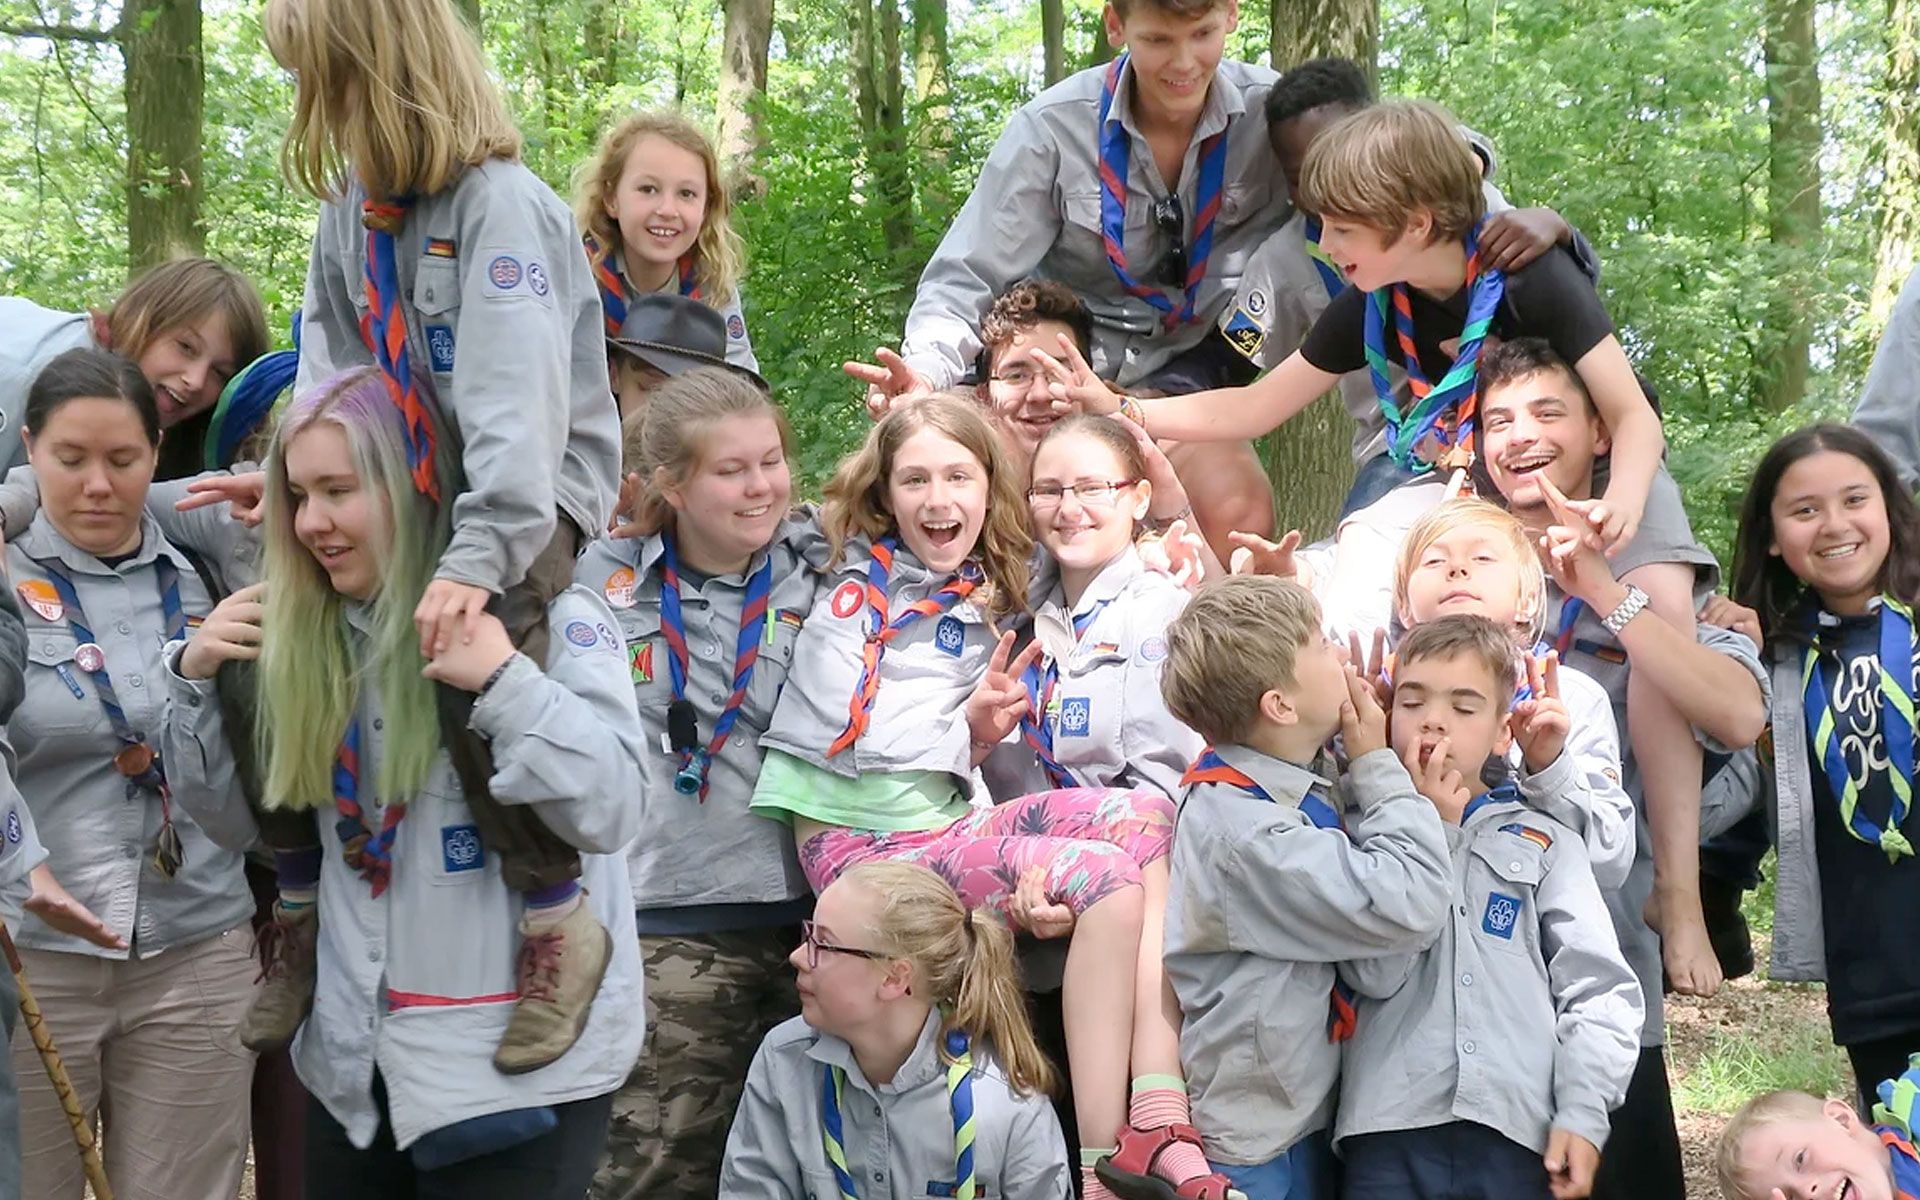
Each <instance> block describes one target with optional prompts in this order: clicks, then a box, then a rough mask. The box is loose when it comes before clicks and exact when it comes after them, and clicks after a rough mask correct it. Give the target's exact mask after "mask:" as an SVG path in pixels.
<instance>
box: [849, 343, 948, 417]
mask: <svg viewBox="0 0 1920 1200" xmlns="http://www.w3.org/2000/svg"><path fill="white" fill-rule="evenodd" d="M873 357H874V361H873V362H870V363H863V362H843V363H841V364H840V369H841V370H842V371H845V372H846V373H847V374H849V375H851V376H853V377H854V378H855V379H858V380H859V381H860V382H862V383H864V384H866V385H867V415H868V416H869V417H871V418H873V419H874V420H876V421H878V420H879V419H880V418H881V417H884V416H886V415H887V414H888V413H889V412H891V411H892V410H893V406H894V405H895V404H897V403H899V402H901V401H903V400H915V399H918V398H920V397H921V396H931V395H932V394H933V381H932V380H930V379H928V378H927V377H926V376H925V375H922V374H921V373H920V372H918V371H916V370H914V369H913V368H912V367H910V366H908V365H907V360H906V359H904V358H901V357H900V355H899V354H897V353H895V352H894V351H892V350H889V349H887V348H886V347H885V346H882V347H880V348H879V349H878V350H875V351H874V352H873Z"/></svg>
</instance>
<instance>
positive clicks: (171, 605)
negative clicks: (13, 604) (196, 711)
mask: <svg viewBox="0 0 1920 1200" xmlns="http://www.w3.org/2000/svg"><path fill="white" fill-rule="evenodd" d="M34 561H35V562H36V563H38V564H39V566H40V569H41V570H43V571H45V572H46V573H47V578H48V579H49V580H50V581H52V583H53V588H54V591H56V592H58V593H59V595H60V606H61V608H63V609H64V610H65V612H66V617H67V628H68V630H70V631H71V632H72V633H73V640H74V651H73V665H74V666H76V667H79V668H80V669H81V670H82V671H84V672H86V675H87V677H88V678H89V679H91V680H92V681H93V691H94V695H95V696H96V697H97V698H98V699H99V701H100V708H101V711H103V712H105V713H106V714H107V722H108V723H109V724H111V725H112V726H113V736H114V737H116V738H118V739H119V740H120V752H119V753H118V754H116V755H114V756H113V767H114V770H116V771H118V772H120V774H121V775H123V776H125V777H126V780H127V784H128V786H129V787H130V788H135V787H137V788H140V789H142V790H143V791H147V792H151V793H152V794H153V795H155V796H158V797H159V798H160V832H159V833H158V834H156V835H155V838H154V848H153V869H154V870H156V871H158V872H159V873H160V876H161V878H163V879H172V878H173V877H174V876H175V875H176V874H177V873H178V872H179V870H180V868H181V866H182V865H183V864H185V862H186V854H185V851H184V848H183V847H182V846H181V844H180V834H179V831H178V830H176V829H174V827H173V791H172V789H171V788H169V787H168V786H167V773H166V767H165V765H164V764H163V763H161V761H160V754H159V752H158V751H156V750H155V749H154V748H153V746H152V744H151V743H149V742H148V741H147V735H146V734H145V733H144V732H141V731H139V730H136V729H135V728H134V727H133V723H132V722H131V721H129V720H127V710H126V708H125V707H124V706H123V705H122V704H121V703H120V696H119V693H117V692H115V691H114V690H113V680H112V678H111V677H109V676H108V674H107V656H106V652H105V651H104V650H102V649H101V648H100V643H98V642H96V641H95V640H94V637H93V630H92V629H91V628H90V627H89V626H88V625H87V614H86V610H85V609H83V608H81V607H80V593H79V591H78V590H76V589H75V588H74V586H73V579H72V577H70V576H69V575H68V574H67V571H66V568H65V567H64V566H62V565H61V564H60V562H59V560H57V559H52V558H37V559H35V560H34ZM153 575H154V583H155V584H156V585H157V586H158V588H159V590H160V612H161V619H162V620H163V621H164V622H165V623H166V627H167V637H166V640H167V641H169V642H172V641H177V640H179V638H180V637H181V635H182V634H184V633H185V632H186V628H187V614H186V609H184V608H183V607H182V606H181V604H180V572H179V570H178V569H177V568H176V567H175V566H174V565H173V563H172V562H171V561H170V560H169V559H167V558H165V557H164V556H163V557H160V558H156V559H154V561H153ZM89 660H90V661H91V664H92V665H88V664H89ZM65 665H66V664H64V663H62V664H61V667H62V668H64V667H65ZM59 669H60V668H56V670H59ZM65 682H66V684H67V688H68V690H70V691H72V692H74V693H76V694H77V693H78V692H79V690H80V688H79V685H78V684H77V683H75V682H74V681H72V680H71V679H68V680H66V681H65Z"/></svg>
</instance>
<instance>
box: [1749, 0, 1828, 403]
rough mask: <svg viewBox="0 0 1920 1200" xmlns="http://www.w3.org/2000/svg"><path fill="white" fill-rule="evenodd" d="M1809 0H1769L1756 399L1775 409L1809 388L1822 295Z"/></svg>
mask: <svg viewBox="0 0 1920 1200" xmlns="http://www.w3.org/2000/svg"><path fill="white" fill-rule="evenodd" d="M1813 15H1814V0H1767V5H1766V16H1767V32H1766V38H1765V43H1764V46H1763V52H1764V54H1765V56H1766V64H1767V134H1768V169H1767V233H1768V236H1769V238H1770V239H1771V241H1772V243H1773V248H1774V252H1775V256H1776V257H1775V261H1774V271H1773V277H1774V286H1773V295H1772V297H1771V300H1770V303H1769V308H1770V310H1771V315H1770V318H1769V320H1768V325H1769V326H1770V328H1769V329H1768V331H1767V332H1768V334H1769V337H1768V338H1767V340H1766V342H1765V343H1763V344H1764V346H1765V360H1764V361H1763V362H1762V364H1761V366H1762V378H1763V380H1764V385H1763V386H1764V390H1763V392H1762V394H1761V402H1762V403H1763V404H1765V405H1766V407H1767V408H1769V409H1771V410H1772V411H1774V412H1779V411H1781V410H1783V409H1787V408H1791V407H1793V406H1794V405H1795V404H1798V403H1799V402H1800V400H1801V399H1802V398H1803V397H1804V396H1805V395H1806V393H1807V365H1808V352H1809V349H1810V347H1811V343H1812V338H1813V321H1812V313H1813V311H1814V308H1815V303H1816V300H1817V298H1818V296H1819V294H1820V289H1821V286H1822V281H1821V279H1820V274H1821V272H1820V262H1819V258H1820V255H1819V243H1820V73H1819V67H1818V59H1817V58H1816V57H1815V55H1816V50H1817V48H1816V46H1815V42H1814V28H1813Z"/></svg>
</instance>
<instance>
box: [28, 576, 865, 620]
mask: <svg viewBox="0 0 1920 1200" xmlns="http://www.w3.org/2000/svg"><path fill="white" fill-rule="evenodd" d="M862 595H863V593H862V592H861V591H860V585H859V584H857V583H855V582H853V581H852V580H851V579H849V580H848V581H847V582H845V583H843V584H841V585H840V586H839V587H837V588H835V589H833V599H832V600H831V601H830V602H829V604H830V607H831V608H832V610H833V615H834V616H836V617H839V618H840V619H841V620H843V621H844V620H846V619H847V618H848V617H850V616H852V615H853V614H855V613H857V612H859V611H860V601H861V598H862ZM48 619H49V620H51V619H52V618H48Z"/></svg>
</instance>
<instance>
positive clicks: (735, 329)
mask: <svg viewBox="0 0 1920 1200" xmlns="http://www.w3.org/2000/svg"><path fill="white" fill-rule="evenodd" d="M727 336H728V337H730V338H732V339H733V340H734V341H736V342H737V341H739V340H740V339H741V338H743V337H746V336H747V323H746V322H745V321H742V320H741V319H740V314H739V313H734V314H733V315H732V316H730V317H728V318H727Z"/></svg>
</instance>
